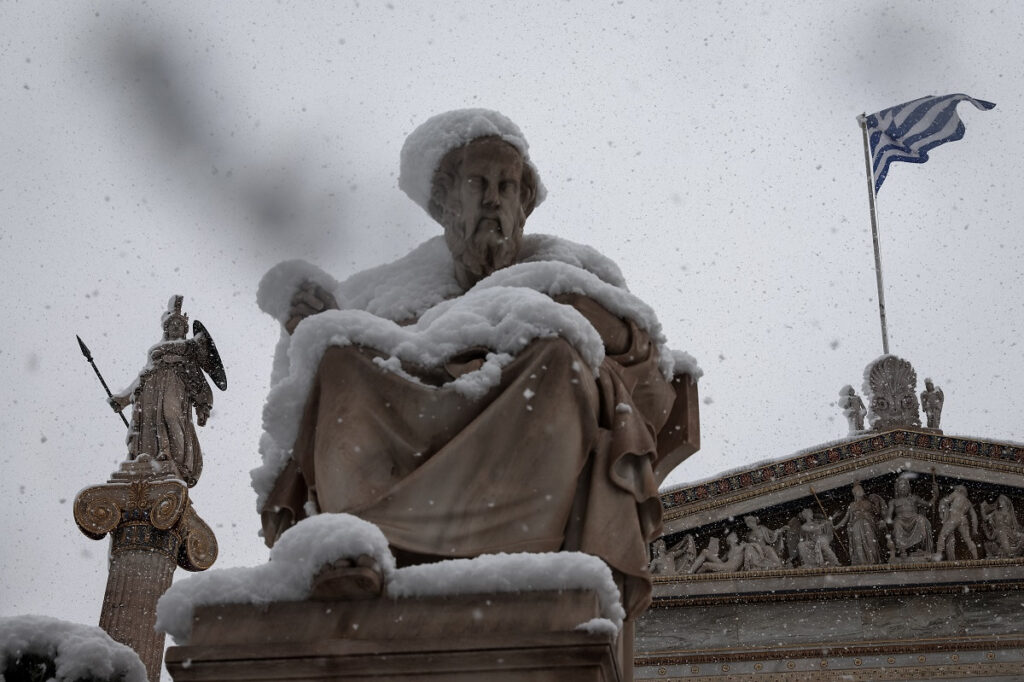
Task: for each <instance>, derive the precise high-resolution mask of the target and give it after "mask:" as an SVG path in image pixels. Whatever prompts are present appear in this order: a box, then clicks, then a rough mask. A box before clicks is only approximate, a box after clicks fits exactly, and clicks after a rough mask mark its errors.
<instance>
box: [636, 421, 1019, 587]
mask: <svg viewBox="0 0 1024 682" xmlns="http://www.w3.org/2000/svg"><path fill="white" fill-rule="evenodd" d="M661 499H662V503H663V506H664V508H665V525H664V532H663V536H662V538H661V539H660V540H659V541H656V542H655V543H654V545H653V546H652V564H651V568H652V572H653V573H654V574H655V582H656V586H655V598H656V600H658V599H666V598H667V599H673V598H683V597H685V598H686V599H700V598H702V596H703V597H712V596H715V597H717V598H724V597H725V596H726V595H731V597H732V598H739V597H740V596H741V595H742V596H743V598H744V599H749V598H750V597H751V596H752V595H755V594H763V595H768V597H767V598H771V599H780V598H782V595H783V594H786V593H793V592H800V593H806V592H807V591H811V592H816V591H821V590H825V591H831V590H840V591H844V590H848V591H852V592H857V591H860V590H864V589H873V590H879V589H882V590H896V591H899V590H906V589H911V586H912V585H913V586H916V587H913V588H912V589H915V590H920V589H923V588H924V587H925V586H927V585H934V586H936V587H937V586H939V585H947V586H951V585H962V584H964V583H986V584H996V583H1006V582H1008V581H1009V582H1014V583H1019V582H1020V581H1024V561H1022V560H1021V558H1020V557H1022V556H1024V524H1022V523H1021V522H1020V518H1019V514H1018V511H1017V510H1021V511H1024V446H1021V445H1019V444H1010V443H996V442H990V441H984V440H979V439H974V438H967V437H960V436H949V435H943V434H941V433H937V432H934V431H930V430H927V429H908V428H901V429H895V430H891V431H884V432H877V433H868V434H864V435H863V436H858V437H854V438H850V439H847V440H844V441H839V442H834V443H830V444H827V445H825V446H822V447H819V448H814V449H810V450H806V451H803V452H800V453H797V454H796V455H793V456H791V457H788V458H785V459H780V460H775V461H768V462H762V463H760V464H758V465H755V466H751V467H749V468H747V469H743V470H738V471H733V472H729V473H727V474H724V475H722V476H720V477H718V478H715V479H710V480H707V481H703V482H700V483H696V484H693V485H689V486H685V487H681V488H677V489H674V490H670V491H667V492H665V493H664V494H663V495H662V498H661Z"/></svg>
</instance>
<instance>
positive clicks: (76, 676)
mask: <svg viewBox="0 0 1024 682" xmlns="http://www.w3.org/2000/svg"><path fill="white" fill-rule="evenodd" d="M25 656H36V657H39V658H41V659H43V660H44V661H52V662H53V666H54V670H53V677H50V678H49V679H55V680H80V679H119V680H124V682H146V680H147V679H148V678H147V676H146V668H145V666H144V665H143V664H142V661H141V660H140V659H139V656H138V654H136V653H135V652H134V651H132V650H131V649H130V648H128V647H127V646H125V645H124V644H120V643H118V642H115V641H114V640H112V639H111V638H110V635H108V634H107V633H106V632H104V631H103V630H101V629H99V628H98V627H95V626H93V625H82V624H81V623H71V622H68V621H66V620H60V619H59V618H51V617H49V616H38V615H25V616H13V617H0V675H2V674H3V673H4V672H5V671H6V672H8V673H13V672H14V670H13V668H14V667H15V666H16V665H17V663H18V661H19V660H20V659H22V658H23V657H25ZM32 673H33V674H38V671H36V670H33V671H32ZM0 679H2V677H0ZM11 679H14V678H13V677H12V678H11ZM19 679H21V678H19ZM26 679H29V678H26ZM31 679H36V677H31ZM38 679H45V678H38Z"/></svg>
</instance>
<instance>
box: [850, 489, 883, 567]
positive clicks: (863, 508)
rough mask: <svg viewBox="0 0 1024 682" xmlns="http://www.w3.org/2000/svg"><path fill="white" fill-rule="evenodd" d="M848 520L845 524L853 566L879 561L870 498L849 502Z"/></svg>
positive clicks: (876, 521) (875, 524)
mask: <svg viewBox="0 0 1024 682" xmlns="http://www.w3.org/2000/svg"><path fill="white" fill-rule="evenodd" d="M847 513H848V514H849V518H850V521H849V523H848V524H847V526H846V532H847V537H848V541H849V545H850V548H849V549H850V564H851V565H855V566H860V565H870V564H878V563H881V561H882V559H881V553H880V550H879V546H878V536H877V534H876V531H875V529H876V526H877V524H878V520H877V518H876V517H875V511H874V506H873V505H872V504H871V502H870V500H866V499H861V500H855V501H853V502H851V503H850V507H849V510H848V512H847Z"/></svg>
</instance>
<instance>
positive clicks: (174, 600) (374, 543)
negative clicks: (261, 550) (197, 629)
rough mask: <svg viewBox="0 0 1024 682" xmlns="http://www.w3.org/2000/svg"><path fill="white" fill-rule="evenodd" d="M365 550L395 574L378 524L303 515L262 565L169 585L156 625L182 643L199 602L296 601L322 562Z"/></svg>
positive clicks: (346, 516) (336, 516)
mask: <svg viewBox="0 0 1024 682" xmlns="http://www.w3.org/2000/svg"><path fill="white" fill-rule="evenodd" d="M363 554H367V555H369V556H372V557H373V558H374V559H375V560H376V561H377V564H378V565H379V566H380V568H381V571H382V572H383V573H384V577H385V579H387V578H388V577H389V576H391V575H392V574H393V573H394V571H395V559H394V557H393V556H392V555H391V552H390V550H389V549H388V541H387V539H386V538H385V537H384V534H383V533H381V532H380V529H379V528H377V526H375V525H373V524H372V523H368V522H366V521H363V520H362V519H359V518H356V517H355V516H352V515H350V514H318V515H317V516H313V517H310V518H308V519H304V520H302V521H300V522H299V523H297V524H295V525H294V526H292V527H291V528H289V529H288V530H287V531H285V532H284V534H282V535H281V537H280V539H279V540H278V541H277V542H276V543H275V544H274V547H273V549H271V550H270V561H269V562H267V563H266V564H262V565H260V566H249V567H239V568H223V569H213V570H211V571H207V572H205V573H198V574H196V575H193V576H190V577H188V578H186V579H184V580H180V581H178V582H176V583H174V584H173V585H171V587H170V589H168V590H167V592H165V593H164V595H163V596H162V597H161V598H160V601H159V602H158V603H157V619H156V629H157V630H160V631H162V632H166V633H167V634H169V635H171V636H172V637H173V638H174V641H175V642H177V643H178V644H183V643H185V642H187V641H188V638H189V635H190V634H191V631H192V615H193V612H194V611H195V608H196V607H197V606H208V605H213V604H269V603H271V602H278V601H300V600H302V599H305V598H306V597H308V596H309V592H310V586H311V585H312V582H313V576H315V575H316V574H317V573H318V572H319V571H320V569H321V568H323V567H324V566H325V565H327V564H329V563H331V562H334V561H337V560H338V559H347V558H351V559H355V558H357V557H359V556H360V555H363Z"/></svg>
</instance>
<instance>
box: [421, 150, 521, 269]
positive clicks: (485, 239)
mask: <svg viewBox="0 0 1024 682" xmlns="http://www.w3.org/2000/svg"><path fill="white" fill-rule="evenodd" d="M536 196H537V179H536V176H535V175H534V173H533V172H532V171H531V170H530V168H529V167H528V166H526V165H525V164H524V163H523V157H522V155H521V154H520V153H519V150H517V149H516V148H515V147H513V146H512V145H510V144H509V143H507V142H505V141H504V140H502V139H501V138H499V137H494V136H488V137H480V138H477V139H475V140H473V141H472V142H470V143H469V144H466V145H463V146H461V147H457V148H455V149H453V150H451V151H450V152H448V153H447V154H445V156H444V158H443V159H441V165H440V166H439V167H438V169H437V171H436V172H435V173H434V179H433V187H432V192H431V199H430V205H431V207H432V208H431V214H435V213H436V214H437V215H436V216H435V217H436V218H437V220H438V222H440V223H441V225H442V226H443V227H444V237H445V242H446V243H447V244H448V249H449V250H450V251H451V252H452V257H453V258H455V260H456V262H457V263H459V264H461V265H462V267H464V268H465V269H466V270H468V271H469V273H470V274H471V275H472V277H473V279H474V280H479V279H481V278H483V277H486V276H487V275H489V274H491V273H492V272H494V271H495V270H500V269H501V268H504V267H507V266H509V265H512V264H513V263H514V262H515V261H516V256H517V255H518V253H519V247H520V244H521V243H522V239H523V225H525V224H526V217H527V216H528V215H529V214H530V212H531V211H532V210H533V207H534V205H535V198H536Z"/></svg>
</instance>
